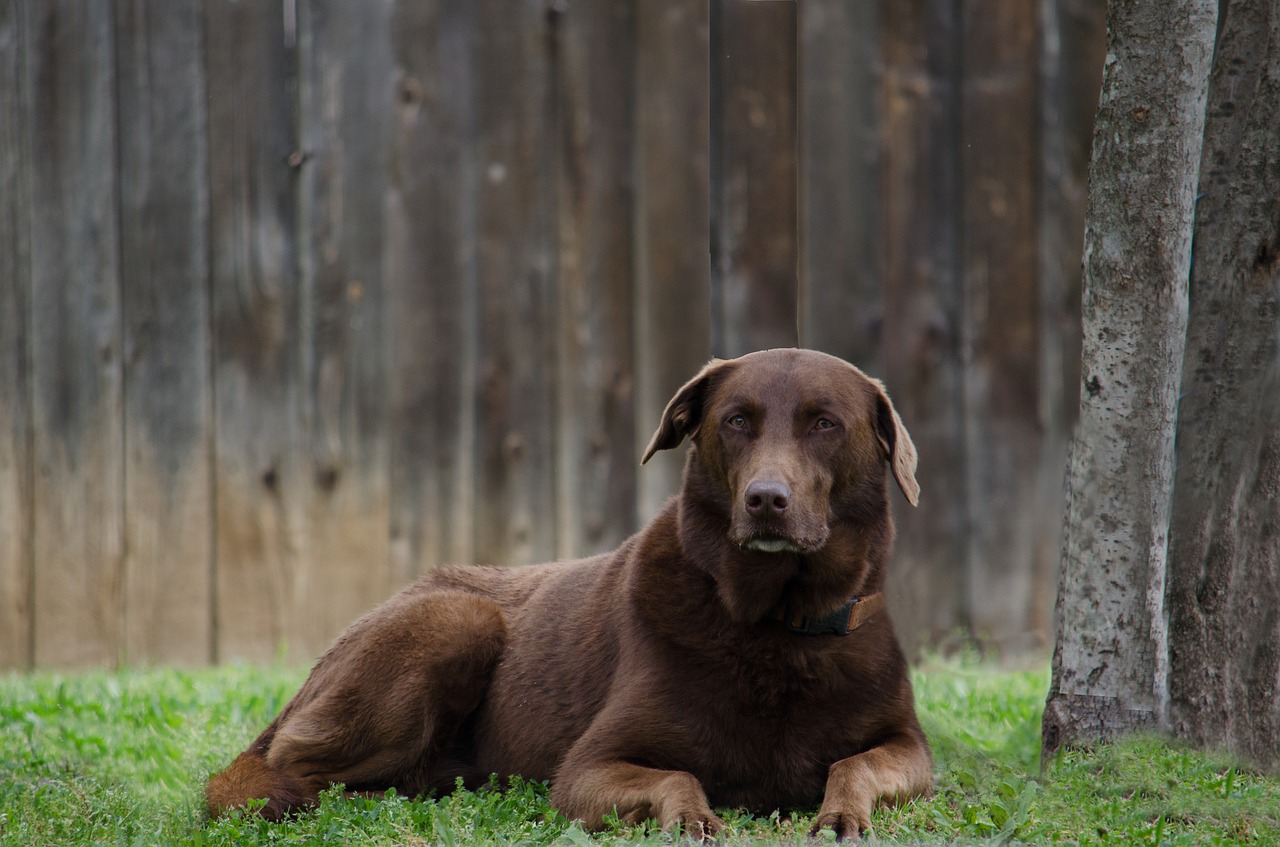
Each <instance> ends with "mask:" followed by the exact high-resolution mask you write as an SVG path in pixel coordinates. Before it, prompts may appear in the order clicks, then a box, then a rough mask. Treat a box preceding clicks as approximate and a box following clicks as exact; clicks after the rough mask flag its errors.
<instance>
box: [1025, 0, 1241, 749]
mask: <svg viewBox="0 0 1280 847" xmlns="http://www.w3.org/2000/svg"><path fill="white" fill-rule="evenodd" d="M1216 22H1217V3H1216V0H1174V1H1173V2H1169V0H1131V2H1113V3H1111V5H1110V7H1109V9H1108V21H1107V23H1108V39H1109V40H1108V52H1107V59H1106V67H1105V70H1104V72H1103V83H1102V94H1101V99H1100V102H1099V108H1098V117H1097V122H1096V124H1095V130H1094V147H1093V159H1092V161H1093V169H1092V173H1091V176H1090V184H1089V202H1088V209H1087V212H1086V229H1085V245H1084V252H1085V258H1084V274H1085V276H1084V297H1083V309H1082V311H1083V327H1084V338H1083V353H1082V382H1083V385H1082V390H1081V394H1080V422H1079V427H1078V430H1077V433H1076V438H1075V441H1074V447H1073V450H1072V458H1071V461H1070V466H1069V468H1068V505H1067V517H1066V521H1067V523H1066V528H1065V538H1064V543H1063V557H1062V568H1061V577H1060V579H1061V582H1060V586H1059V601H1058V609H1057V638H1056V645H1057V646H1056V648H1055V651H1054V658H1053V681H1052V685H1051V688H1050V692H1049V698H1048V702H1047V704H1046V707H1045V716H1044V735H1043V744H1044V752H1045V753H1046V754H1052V753H1053V752H1054V751H1055V750H1056V749H1057V748H1058V747H1060V746H1061V745H1063V744H1071V743H1076V742H1087V741H1091V740H1095V739H1099V738H1106V737H1109V736H1112V735H1115V734H1118V733H1122V732H1125V731H1128V730H1131V729H1134V728H1138V727H1143V726H1159V725H1162V724H1163V723H1164V722H1165V713H1166V710H1167V696H1168V695H1167V659H1168V643H1167V627H1166V619H1165V615H1164V588H1165V578H1166V568H1165V562H1166V552H1167V547H1166V542H1167V539H1168V527H1169V510H1170V496H1171V490H1172V484H1173V468H1174V462H1173V458H1174V432H1175V423H1176V418H1177V399H1178V392H1179V388H1180V384H1179V381H1180V377H1181V372H1182V357H1183V350H1184V344H1185V340H1186V323H1187V285H1188V276H1189V272H1190V259H1191V235H1192V222H1193V217H1194V207H1195V192H1196V177H1197V174H1198V173H1199V168H1200V154H1201V147H1202V142H1203V136H1204V117H1205V100H1206V97H1207V92H1208V82H1209V71H1210V67H1211V63H1212V58H1213V44H1214V35H1215V26H1216Z"/></svg>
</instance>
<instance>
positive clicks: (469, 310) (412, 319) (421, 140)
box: [385, 0, 476, 581]
mask: <svg viewBox="0 0 1280 847" xmlns="http://www.w3.org/2000/svg"><path fill="white" fill-rule="evenodd" d="M473 6H474V3H473V2H472V0H447V1H446V2H441V3H438V4H424V3H420V2H416V0H399V2H397V3H396V4H395V6H394V9H393V13H392V28H391V31H392V33H393V52H394V57H395V73H396V83H395V84H396V89H395V97H396V104H397V105H396V111H395V118H394V126H393V127H392V131H391V156H390V168H391V173H390V177H389V186H388V204H389V205H388V210H387V236H386V237H387V243H386V250H387V259H386V265H385V273H386V275H387V291H388V297H389V298H390V300H391V302H393V303H394V304H395V306H394V308H393V309H392V313H391V319H390V330H391V335H392V359H391V361H392V366H393V371H392V373H391V375H390V385H389V394H390V398H391V410H390V414H391V420H390V438H391V445H390V451H391V476H390V482H391V497H392V504H393V505H392V524H391V553H392V566H393V571H394V576H395V578H396V579H398V580H401V581H404V580H408V579H409V578H411V577H413V576H416V575H417V574H420V573H421V572H422V571H424V570H425V569H428V568H431V567H434V566H436V565H439V564H441V563H443V562H454V563H458V562H468V561H471V560H472V558H473V556H472V542H473V531H472V526H473V522H472V506H473V502H474V493H473V487H472V456H473V453H474V429H475V405H476V404H475V398H474V393H473V391H472V386H473V385H474V384H475V308H476V305H475V303H476V297H475V269H474V261H473V258H472V257H473V254H474V238H475V236H474V212H473V211H472V210H471V209H470V203H469V195H470V192H471V190H472V186H473V184H474V178H473V176H472V173H473V169H474V164H473V159H472V157H471V153H470V144H471V141H472V137H471V123H472V117H471V98H472V92H473V88H474V83H473V81H472V69H471V62H470V50H471V45H472V43H473V39H474V28H475V10H474V8H473Z"/></svg>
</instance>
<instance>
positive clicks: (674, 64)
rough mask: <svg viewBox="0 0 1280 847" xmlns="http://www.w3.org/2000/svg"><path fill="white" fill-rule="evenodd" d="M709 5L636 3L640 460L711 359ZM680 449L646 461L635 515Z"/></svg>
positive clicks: (674, 472)
mask: <svg viewBox="0 0 1280 847" xmlns="http://www.w3.org/2000/svg"><path fill="white" fill-rule="evenodd" d="M708 26H709V25H708V20H707V3H706V2H705V0H644V2H638V3H636V33H637V36H636V38H637V55H636V74H637V83H636V97H637V104H636V111H637V114H636V137H637V143H636V151H635V155H636V186H635V192H636V196H635V216H636V244H635V251H636V280H635V288H636V292H635V298H636V311H635V329H634V332H635V333H636V342H635V343H636V354H635V359H634V362H635V365H634V374H633V378H634V380H635V386H636V447H635V449H636V455H637V456H639V455H642V453H643V450H644V448H645V447H646V446H647V445H648V443H649V438H650V436H652V434H653V432H654V430H656V429H657V428H658V421H659V419H660V418H661V417H662V410H663V409H664V408H666V404H667V401H668V400H670V399H671V396H672V395H674V394H675V392H676V390H677V389H678V388H679V387H680V386H681V385H682V384H684V381H685V380H687V379H689V378H690V377H691V376H693V374H694V373H696V372H697V370H698V368H700V367H702V365H703V364H705V363H706V361H707V359H708V358H709V357H710V355H711V343H710V331H711V279H710V273H711V265H710V250H711V244H710V237H711V232H710V228H709V226H708V220H709V213H710V195H709V183H708V178H709V173H708V169H709V163H708V145H709V143H710V136H709V133H710V127H709V126H708V120H707V115H708V109H709V107H710V97H709V92H708V86H707V85H706V84H703V83H705V81H707V80H708V74H709V72H710V69H709V59H710V52H709V51H710V45H709V43H708V42H709V29H708ZM683 468H684V451H682V450H669V451H666V452H664V453H659V454H658V455H656V456H654V457H653V458H652V459H650V460H649V463H648V464H647V465H645V467H644V468H642V469H641V470H640V471H639V476H638V480H637V491H638V495H637V496H638V503H637V512H638V514H637V518H638V520H639V521H640V522H641V523H643V522H645V521H647V520H649V519H650V518H651V517H653V515H655V514H656V513H657V512H658V510H659V509H660V508H662V504H663V503H664V502H665V501H666V499H667V498H668V497H670V496H671V495H673V494H675V492H676V491H677V489H678V488H679V486H680V476H681V472H682V470H683Z"/></svg>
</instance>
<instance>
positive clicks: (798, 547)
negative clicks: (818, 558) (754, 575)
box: [738, 535, 822, 554]
mask: <svg viewBox="0 0 1280 847" xmlns="http://www.w3.org/2000/svg"><path fill="white" fill-rule="evenodd" d="M738 546H739V547H741V548H742V549H743V550H750V551H752V552H755V553H798V554H806V553H815V552H817V551H818V550H819V549H821V547H822V543H821V542H816V541H810V540H807V539H795V538H784V537H782V536H777V535H753V536H751V537H750V538H748V539H746V540H745V541H743V542H741V543H740V544H739V545H738Z"/></svg>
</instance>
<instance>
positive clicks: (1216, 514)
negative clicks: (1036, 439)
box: [1166, 0, 1280, 768]
mask: <svg viewBox="0 0 1280 847" xmlns="http://www.w3.org/2000/svg"><path fill="white" fill-rule="evenodd" d="M1223 14H1224V19H1223V21H1222V24H1221V35H1220V37H1219V40H1218V47H1217V52H1216V57H1215V64H1214V72H1213V79H1212V84H1211V88H1210V93H1209V109H1208V119H1207V125H1206V128H1205V146H1204V156H1203V165H1202V168H1201V172H1200V200H1199V204H1198V208H1197V221H1196V230H1195V233H1196V234H1195V262H1194V269H1193V271H1192V275H1191V303H1190V326H1189V328H1188V338H1187V364H1186V370H1185V373H1184V376H1183V382H1182V402H1181V406H1180V410H1179V420H1178V441H1177V459H1178V471H1177V476H1176V478H1175V487H1174V499H1173V521H1172V526H1171V528H1170V536H1169V589H1168V594H1167V599H1166V602H1167V605H1168V610H1169V639H1170V667H1169V693H1170V722H1171V729H1172V730H1173V732H1174V734H1175V735H1177V736H1179V737H1182V738H1185V739H1186V740H1188V741H1190V742H1192V743H1193V744H1196V745H1198V746H1209V747H1222V748H1227V749H1230V750H1232V751H1234V752H1236V753H1238V754H1241V755H1244V756H1247V757H1248V758H1250V759H1252V760H1254V761H1255V762H1257V763H1259V764H1261V765H1263V766H1264V767H1270V768H1276V767H1280V746H1278V745H1277V742H1276V739H1277V737H1278V735H1280V698H1277V696H1276V695H1277V692H1278V691H1280V358H1278V351H1277V346H1278V344H1280V206H1278V204H1277V201H1276V198H1277V197H1280V48H1278V47H1276V46H1275V45H1276V43H1277V42H1276V38H1277V36H1278V35H1280V2H1277V0H1233V1H1232V3H1231V4H1230V5H1229V6H1228V7H1226V10H1225V11H1224V13H1223Z"/></svg>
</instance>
